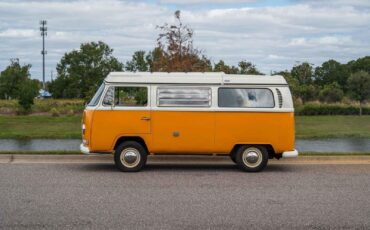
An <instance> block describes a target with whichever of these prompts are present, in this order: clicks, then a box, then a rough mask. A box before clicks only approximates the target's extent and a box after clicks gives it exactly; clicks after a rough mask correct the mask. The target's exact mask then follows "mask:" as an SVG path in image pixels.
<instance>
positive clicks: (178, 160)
mask: <svg viewBox="0 0 370 230" xmlns="http://www.w3.org/2000/svg"><path fill="white" fill-rule="evenodd" d="M0 163H12V164H25V163H53V164H67V163H80V164H81V163H82V164H87V163H95V164H96V163H113V156H112V155H110V154H107V155H26V154H3V155H2V154H0ZM148 164H234V163H233V162H232V161H231V160H230V158H229V157H228V156H203V155H202V156H194V155H177V156H176V155H170V156H168V155H156V156H149V157H148ZM269 164H370V156H299V157H298V158H286V159H280V160H275V159H273V160H269Z"/></svg>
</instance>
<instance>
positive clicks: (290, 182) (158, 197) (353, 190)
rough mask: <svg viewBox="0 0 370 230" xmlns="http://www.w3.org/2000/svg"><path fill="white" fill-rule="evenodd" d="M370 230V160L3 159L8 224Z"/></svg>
mask: <svg viewBox="0 0 370 230" xmlns="http://www.w3.org/2000/svg"><path fill="white" fill-rule="evenodd" d="M26 228H27V229H108V228H109V229H291V228H299V229H313V228H314V229H329V228H330V229H338V228H345V229H352V228H357V229H370V165H369V164H362V165H356V164H351V165H344V164H338V165H336V164H328V165H325V164H321V165H316V164H307V165H305V164H279V163H275V164H271V165H269V166H268V167H267V168H266V170H265V171H264V172H262V173H243V172H240V171H239V170H238V169H237V168H236V167H235V166H234V165H233V164H231V163H229V164H225V163H222V162H215V163H214V164H212V162H211V164H200V165H192V164H182V165H174V164H168V163H162V164H155V165H154V164H152V165H148V166H147V168H146V169H145V170H144V171H142V172H139V173H121V172H118V171H117V170H116V169H115V167H114V165H113V164H110V163H90V164H81V163H74V164H53V163H47V164H42V163H32V164H29V163H26V164H14V163H12V164H10V163H6V164H0V229H26Z"/></svg>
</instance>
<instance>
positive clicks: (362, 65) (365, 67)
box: [347, 56, 370, 73]
mask: <svg viewBox="0 0 370 230" xmlns="http://www.w3.org/2000/svg"><path fill="white" fill-rule="evenodd" d="M347 65H348V67H349V68H350V70H351V72H352V73H355V72H358V71H361V70H362V71H365V72H368V73H370V56H366V57H363V58H359V59H357V60H356V61H350V62H348V64H347Z"/></svg>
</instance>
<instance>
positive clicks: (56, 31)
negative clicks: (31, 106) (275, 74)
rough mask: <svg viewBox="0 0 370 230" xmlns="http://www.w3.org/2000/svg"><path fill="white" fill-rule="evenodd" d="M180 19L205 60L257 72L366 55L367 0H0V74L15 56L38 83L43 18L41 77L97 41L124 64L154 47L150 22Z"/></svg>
mask: <svg viewBox="0 0 370 230" xmlns="http://www.w3.org/2000/svg"><path fill="white" fill-rule="evenodd" d="M175 10H181V16H182V20H183V22H184V23H185V24H187V25H189V26H190V27H191V28H193V29H194V45H195V47H196V48H198V49H200V50H202V51H203V53H204V54H205V55H206V56H207V57H209V58H210V59H211V61H212V62H213V63H215V62H218V61H219V60H220V59H222V60H224V61H225V62H226V63H227V64H232V65H237V63H238V62H239V61H241V60H246V61H250V62H252V63H253V64H255V65H256V66H257V68H258V69H259V70H261V71H262V72H263V73H265V74H269V73H270V72H271V71H279V70H285V69H290V68H291V67H292V66H293V65H295V64H298V63H300V62H304V61H307V62H309V63H312V64H313V65H314V66H319V65H321V63H322V62H324V61H327V60H329V59H335V60H337V61H339V62H342V63H346V62H348V61H350V60H353V59H357V58H360V57H363V56H367V55H370V0H326V1H320V0H275V1H273V0H215V1H208V0H187V1H180V0H146V1H133V0H131V1H122V0H105V1H103V0H65V1H62V0H49V1H46V0H19V1H16V0H0V71H2V70H4V69H5V68H6V66H7V65H9V63H10V59H12V58H19V60H20V62H21V63H22V64H32V68H31V77H32V78H36V79H42V56H41V47H42V38H41V36H40V32H39V21H40V20H42V19H43V20H47V23H48V24H47V27H48V35H47V37H46V50H47V55H46V80H50V77H51V71H53V75H54V78H55V75H56V70H55V67H56V65H57V63H58V62H59V61H60V58H61V57H62V56H63V55H64V53H66V52H70V51H72V50H73V49H78V48H79V46H80V44H81V43H86V42H91V41H103V42H105V43H107V44H108V45H109V46H110V47H111V48H113V49H114V52H113V55H114V56H115V57H117V58H118V59H119V60H120V61H121V62H123V63H125V62H126V61H127V60H129V59H130V57H131V56H132V54H133V53H134V51H137V50H145V51H149V50H152V49H153V48H154V46H155V45H156V38H157V36H158V33H159V31H158V29H156V25H162V24H164V23H166V22H167V23H172V22H174V16H173V13H174V11H175Z"/></svg>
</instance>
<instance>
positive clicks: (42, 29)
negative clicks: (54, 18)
mask: <svg viewBox="0 0 370 230" xmlns="http://www.w3.org/2000/svg"><path fill="white" fill-rule="evenodd" d="M46 23H47V22H46V20H41V21H40V25H41V26H40V32H41V36H42V51H41V54H42V88H43V89H44V90H45V55H46V54H47V51H46V50H45V36H47V34H48V32H47V31H48V28H47V27H46Z"/></svg>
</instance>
